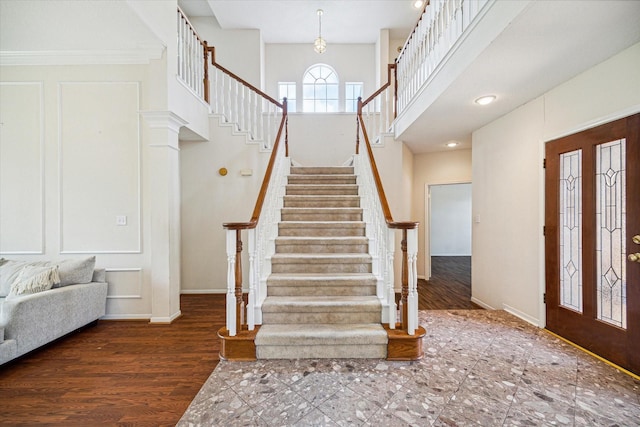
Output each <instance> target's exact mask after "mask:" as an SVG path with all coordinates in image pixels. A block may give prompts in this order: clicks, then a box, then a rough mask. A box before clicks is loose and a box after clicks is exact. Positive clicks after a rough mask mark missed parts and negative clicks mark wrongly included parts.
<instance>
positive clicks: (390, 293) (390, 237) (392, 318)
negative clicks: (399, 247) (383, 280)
mask: <svg viewBox="0 0 640 427" xmlns="http://www.w3.org/2000/svg"><path fill="white" fill-rule="evenodd" d="M386 238H387V239H386V240H387V301H388V304H389V329H395V328H396V320H397V319H396V310H397V308H396V291H395V277H394V273H393V262H394V252H395V247H396V235H395V233H394V230H393V229H391V228H389V229H387V233H386Z"/></svg>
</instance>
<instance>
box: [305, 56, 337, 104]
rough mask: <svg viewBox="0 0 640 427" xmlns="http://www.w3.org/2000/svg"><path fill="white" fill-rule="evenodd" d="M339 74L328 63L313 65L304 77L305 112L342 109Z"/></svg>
mask: <svg viewBox="0 0 640 427" xmlns="http://www.w3.org/2000/svg"><path fill="white" fill-rule="evenodd" d="M338 84H339V80H338V74H337V73H336V72H335V70H334V69H333V68H331V67H330V66H328V65H326V64H316V65H313V66H311V67H310V68H309V69H308V70H307V71H306V72H305V73H304V77H303V78H302V99H303V104H302V108H303V111H305V112H315V113H335V112H338V111H340V105H339V99H340V98H339V89H338Z"/></svg>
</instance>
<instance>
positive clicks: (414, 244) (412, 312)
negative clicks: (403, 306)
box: [407, 227, 418, 335]
mask: <svg viewBox="0 0 640 427" xmlns="http://www.w3.org/2000/svg"><path fill="white" fill-rule="evenodd" d="M407 233H408V234H407V259H408V265H407V270H408V273H409V277H408V280H409V295H408V296H407V312H408V313H407V317H408V322H407V333H408V334H409V335H414V334H415V331H416V329H418V263H417V260H418V228H417V227H416V228H413V229H411V230H408V231H407Z"/></svg>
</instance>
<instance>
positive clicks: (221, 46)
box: [189, 16, 275, 93]
mask: <svg viewBox="0 0 640 427" xmlns="http://www.w3.org/2000/svg"><path fill="white" fill-rule="evenodd" d="M189 21H190V22H191V24H192V25H193V26H194V27H195V29H196V31H198V35H199V36H200V37H201V38H202V39H203V40H205V41H206V42H207V44H208V45H209V46H213V47H215V48H216V62H217V63H218V64H220V65H222V66H223V67H225V68H226V69H228V70H229V71H231V72H233V73H234V74H236V75H238V76H239V77H241V78H242V79H244V80H246V81H247V82H249V83H251V84H252V85H254V86H255V87H257V88H262V71H261V58H262V45H263V43H262V39H261V37H260V31H259V30H251V29H247V30H223V29H222V28H220V24H218V22H217V21H216V19H215V18H213V17H210V16H207V17H202V16H194V17H192V18H189ZM267 93H270V92H267ZM271 93H275V92H271Z"/></svg>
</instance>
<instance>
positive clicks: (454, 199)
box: [418, 182, 480, 310]
mask: <svg viewBox="0 0 640 427" xmlns="http://www.w3.org/2000/svg"><path fill="white" fill-rule="evenodd" d="M426 192H427V197H426V200H427V205H428V206H427V207H426V210H425V211H426V216H427V218H426V221H425V224H427V227H426V233H425V234H426V239H425V242H426V244H425V252H426V254H425V256H426V259H425V267H426V268H425V272H426V280H420V281H419V282H418V296H419V301H418V305H419V308H420V309H431V310H440V309H476V308H480V307H479V306H478V305H476V304H474V303H472V302H471V222H472V221H471V215H472V213H471V183H468V182H466V183H454V184H437V185H427V188H426Z"/></svg>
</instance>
